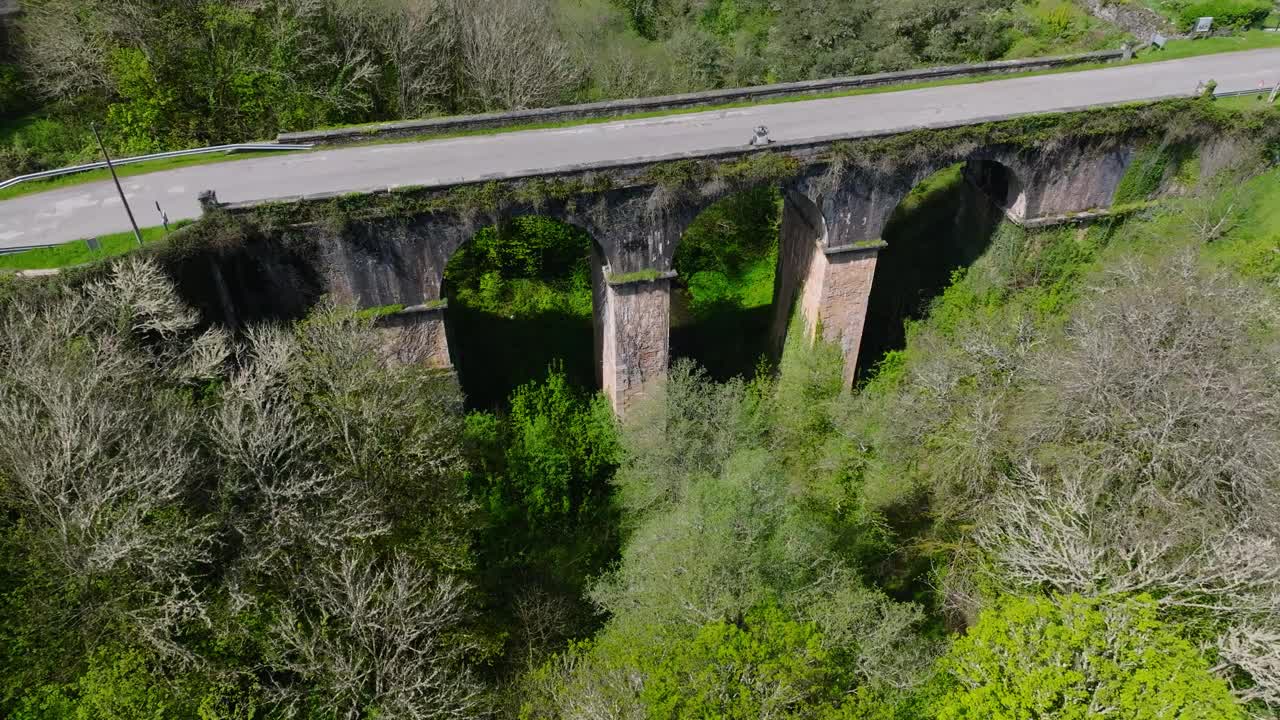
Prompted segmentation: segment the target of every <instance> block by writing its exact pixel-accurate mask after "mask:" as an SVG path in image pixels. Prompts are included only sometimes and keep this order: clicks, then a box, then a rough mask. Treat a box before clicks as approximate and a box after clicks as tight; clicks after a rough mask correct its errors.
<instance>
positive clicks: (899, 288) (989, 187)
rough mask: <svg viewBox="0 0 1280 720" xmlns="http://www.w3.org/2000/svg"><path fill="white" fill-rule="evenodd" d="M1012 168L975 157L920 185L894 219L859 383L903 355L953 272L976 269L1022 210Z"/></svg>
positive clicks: (872, 296)
mask: <svg viewBox="0 0 1280 720" xmlns="http://www.w3.org/2000/svg"><path fill="white" fill-rule="evenodd" d="M1019 182H1020V181H1019V180H1018V178H1017V176H1016V174H1015V173H1014V172H1013V171H1012V170H1010V169H1009V168H1008V166H1006V165H1004V164H1003V163H1001V162H999V161H998V160H992V159H988V158H981V157H978V158H975V157H970V158H969V159H968V160H966V161H964V162H960V163H956V164H953V165H951V166H949V167H945V168H943V169H941V170H938V171H937V172H935V173H933V174H931V175H929V176H928V177H926V178H924V179H922V180H921V181H920V182H919V183H917V184H916V185H915V186H914V187H913V188H912V189H911V190H910V191H909V192H908V193H907V194H906V195H905V196H904V197H903V199H902V200H901V202H900V203H899V204H898V206H897V208H895V209H894V211H893V212H892V213H891V214H890V216H889V219H888V221H887V222H886V224H885V228H884V230H883V233H882V236H883V241H884V244H883V246H882V247H881V248H880V249H879V251H878V253H877V258H876V271H875V278H874V281H873V282H872V285H871V288H870V292H869V294H868V297H867V303H866V319H865V321H864V324H863V337H862V338H861V339H860V342H859V344H858V354H857V356H856V357H854V358H852V360H853V362H854V365H855V373H856V374H857V375H858V376H863V377H865V375H866V374H867V372H868V371H870V370H872V369H873V368H874V367H875V366H876V365H877V364H878V363H879V361H880V360H881V359H882V358H883V357H884V355H885V353H886V352H888V351H890V350H897V349H900V348H902V347H903V345H904V344H905V341H906V327H905V323H906V321H907V320H911V319H918V318H920V317H922V316H923V315H924V314H925V312H927V310H928V307H929V305H930V304H931V302H932V300H933V299H934V298H936V297H937V296H939V295H940V294H941V293H942V292H943V291H944V290H945V289H946V287H947V286H948V284H950V282H951V278H952V275H953V272H954V271H955V270H957V269H959V268H965V267H969V266H970V265H972V264H973V263H974V262H975V261H976V260H977V259H978V258H979V257H981V256H982V255H983V254H984V253H985V252H986V251H987V248H988V247H989V246H990V244H991V240H992V238H993V237H994V236H995V233H996V230H997V228H998V227H999V226H1000V223H1001V222H1002V221H1004V220H1005V219H1006V217H1007V216H1012V215H1013V214H1014V212H1016V211H1015V210H1013V209H1011V207H1010V205H1011V204H1014V205H1015V206H1016V204H1017V203H1019V202H1023V200H1022V198H1025V195H1024V194H1023V193H1022V192H1021V191H1020V188H1019Z"/></svg>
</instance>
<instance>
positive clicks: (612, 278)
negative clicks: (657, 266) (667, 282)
mask: <svg viewBox="0 0 1280 720" xmlns="http://www.w3.org/2000/svg"><path fill="white" fill-rule="evenodd" d="M660 277H662V273H660V272H658V271H657V270H637V271H636V272H631V273H619V274H616V275H613V274H611V275H609V277H608V282H609V284H610V285H626V284H628V283H636V282H653V281H655V280H657V279H658V278H660Z"/></svg>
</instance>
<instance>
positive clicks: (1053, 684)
mask: <svg viewBox="0 0 1280 720" xmlns="http://www.w3.org/2000/svg"><path fill="white" fill-rule="evenodd" d="M940 667H941V669H942V672H943V673H945V676H946V678H947V679H948V681H949V682H950V683H951V687H950V690H949V691H948V692H947V693H946V694H945V696H944V697H943V698H942V700H941V703H940V707H939V710H938V718H939V720H962V719H965V718H973V719H974V720H977V719H978V718H981V719H982V720H1034V719H1036V718H1061V719H1063V720H1069V719H1072V718H1081V719H1083V718H1095V717H1104V716H1105V717H1109V718H1124V719H1126V720H1226V719H1229V718H1242V717H1243V713H1242V712H1241V710H1240V708H1239V707H1238V706H1237V705H1236V703H1235V701H1234V700H1233V699H1232V697H1231V695H1230V693H1229V691H1228V689H1227V686H1226V684H1225V683H1223V682H1222V681H1221V680H1219V679H1217V678H1215V677H1214V676H1213V675H1212V674H1210V672H1209V667H1208V664H1207V663H1206V662H1205V659H1204V658H1203V657H1201V656H1200V654H1199V653H1198V652H1197V651H1196V649H1195V648H1194V647H1193V646H1192V645H1191V643H1189V642H1187V641H1186V640H1184V639H1182V638H1181V637H1179V635H1178V634H1177V632H1176V629H1175V628H1174V627H1173V626H1170V625H1168V624H1166V623H1163V622H1161V621H1160V620H1159V618H1158V617H1157V615H1156V606H1155V604H1154V602H1153V601H1151V600H1150V599H1149V598H1136V599H1131V600H1127V601H1121V602H1115V601H1101V600H1096V599H1089V598H1084V597H1081V596H1078V595H1070V596H1065V597H1059V598H1053V599H1050V598H1031V599H1017V600H1013V599H1010V600H1005V601H1003V602H1002V603H1000V604H999V605H998V606H997V607H996V608H995V609H993V610H989V611H987V612H985V613H984V614H983V615H982V617H981V619H980V620H979V622H978V624H977V625H976V626H974V627H973V628H971V629H970V630H969V633H968V634H967V635H966V636H965V637H963V638H960V639H959V640H957V641H956V643H955V644H954V645H953V646H952V648H951V651H950V653H948V655H947V656H946V657H945V658H944V659H943V660H941V661H940Z"/></svg>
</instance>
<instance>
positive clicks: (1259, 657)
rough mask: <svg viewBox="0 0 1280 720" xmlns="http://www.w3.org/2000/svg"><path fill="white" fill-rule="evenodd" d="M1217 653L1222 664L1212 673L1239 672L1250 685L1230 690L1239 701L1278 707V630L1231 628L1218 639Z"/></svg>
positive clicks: (1279, 636) (1279, 687) (1249, 627)
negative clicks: (1233, 691)
mask: <svg viewBox="0 0 1280 720" xmlns="http://www.w3.org/2000/svg"><path fill="white" fill-rule="evenodd" d="M1218 652H1219V655H1220V657H1221V658H1222V663H1221V664H1220V665H1218V666H1217V667H1215V668H1214V671H1215V672H1220V673H1230V672H1231V671H1239V672H1242V673H1244V674H1245V675H1246V676H1247V677H1248V678H1249V680H1250V681H1252V682H1251V685H1250V686H1248V687H1236V688H1234V690H1235V692H1236V695H1237V696H1238V697H1240V699H1241V700H1244V701H1245V702H1251V701H1254V700H1260V701H1262V702H1264V703H1266V704H1268V705H1270V706H1272V707H1280V630H1277V629H1275V628H1264V627H1259V626H1255V625H1240V626H1237V627H1233V628H1231V630H1229V631H1227V632H1226V633H1225V634H1224V635H1223V636H1222V637H1221V638H1219V640H1218Z"/></svg>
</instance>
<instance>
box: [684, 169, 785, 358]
mask: <svg viewBox="0 0 1280 720" xmlns="http://www.w3.org/2000/svg"><path fill="white" fill-rule="evenodd" d="M782 205H783V197H782V193H781V191H780V189H779V187H778V185H777V184H775V183H756V184H750V185H744V186H740V187H735V188H728V189H726V190H724V191H723V192H716V193H714V194H711V197H710V198H707V197H705V196H704V198H703V202H700V203H698V205H697V207H698V208H700V209H699V210H698V212H697V213H696V215H694V216H693V217H692V218H691V219H690V220H689V222H688V223H687V224H686V225H685V227H684V230H683V232H682V234H681V235H680V237H679V238H678V240H677V241H676V243H675V252H674V253H673V257H672V261H671V263H672V264H671V267H672V270H673V271H674V272H675V275H674V277H673V278H672V291H671V352H672V355H674V356H684V357H690V358H693V359H694V360H696V361H697V362H698V363H699V364H700V365H702V366H703V367H704V368H706V369H707V371H708V372H709V373H710V374H711V376H713V377H717V378H721V379H728V378H730V377H733V376H738V375H750V374H751V373H752V372H753V370H754V369H755V367H756V365H757V364H758V361H759V359H760V358H761V357H762V356H765V357H768V356H772V355H773V352H772V347H771V343H770V325H771V320H772V310H771V308H772V306H773V304H774V302H775V294H776V293H775V290H776V283H775V276H776V274H777V266H778V257H779V254H780V253H779V226H780V223H781V216H782Z"/></svg>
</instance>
